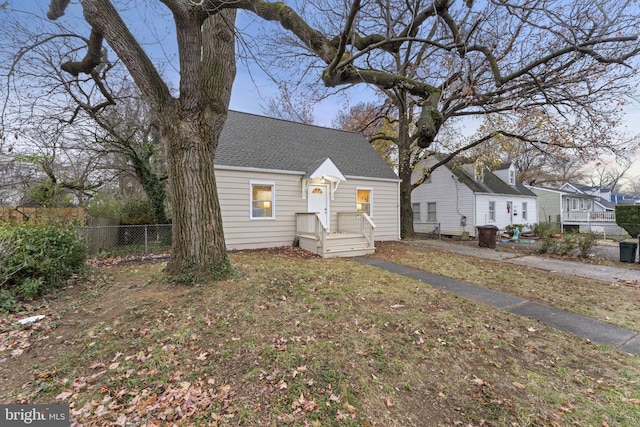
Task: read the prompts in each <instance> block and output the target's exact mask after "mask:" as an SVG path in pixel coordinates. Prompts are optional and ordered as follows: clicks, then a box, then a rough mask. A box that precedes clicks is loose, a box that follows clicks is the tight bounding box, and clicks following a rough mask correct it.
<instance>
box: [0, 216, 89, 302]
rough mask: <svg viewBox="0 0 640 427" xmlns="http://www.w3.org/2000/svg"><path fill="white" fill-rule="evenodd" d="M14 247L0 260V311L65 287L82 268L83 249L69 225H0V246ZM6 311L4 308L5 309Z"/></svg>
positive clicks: (84, 253)
mask: <svg viewBox="0 0 640 427" xmlns="http://www.w3.org/2000/svg"><path fill="white" fill-rule="evenodd" d="M6 241H10V242H12V244H13V245H14V246H13V247H11V248H10V250H8V251H6V252H5V253H4V254H3V257H2V258H0V273H1V274H0V280H1V282H0V288H1V290H2V291H3V292H1V293H0V297H1V299H2V301H0V307H4V306H6V305H9V304H10V300H11V298H15V299H32V298H35V297H37V296H39V295H41V294H43V293H45V292H47V291H50V290H51V289H53V288H55V287H58V286H60V285H62V284H63V283H65V281H66V280H67V279H68V278H69V277H71V276H72V275H73V274H74V273H76V272H78V271H79V270H80V269H81V268H82V267H83V266H84V262H85V260H86V257H87V251H86V247H85V245H84V244H83V242H82V241H81V240H80V238H79V236H78V234H77V232H76V228H75V227H74V226H73V225H70V224H67V225H62V224H58V223H50V224H36V225H34V224H29V223H23V224H19V225H3V226H1V227H0V242H6ZM5 308H6V307H5Z"/></svg>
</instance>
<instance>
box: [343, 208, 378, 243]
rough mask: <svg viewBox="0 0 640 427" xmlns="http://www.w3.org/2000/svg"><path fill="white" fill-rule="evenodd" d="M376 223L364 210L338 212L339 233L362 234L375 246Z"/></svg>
mask: <svg viewBox="0 0 640 427" xmlns="http://www.w3.org/2000/svg"><path fill="white" fill-rule="evenodd" d="M375 228H376V225H375V224H374V223H373V221H372V220H371V218H369V215H367V214H366V213H363V212H338V233H356V234H362V235H363V236H365V237H366V238H367V242H369V246H374V243H373V242H374V231H375Z"/></svg>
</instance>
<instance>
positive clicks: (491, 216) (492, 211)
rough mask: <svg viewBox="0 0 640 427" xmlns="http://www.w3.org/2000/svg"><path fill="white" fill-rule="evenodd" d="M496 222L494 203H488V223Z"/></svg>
mask: <svg viewBox="0 0 640 427" xmlns="http://www.w3.org/2000/svg"><path fill="white" fill-rule="evenodd" d="M495 220H496V202H494V201H491V202H489V221H495Z"/></svg>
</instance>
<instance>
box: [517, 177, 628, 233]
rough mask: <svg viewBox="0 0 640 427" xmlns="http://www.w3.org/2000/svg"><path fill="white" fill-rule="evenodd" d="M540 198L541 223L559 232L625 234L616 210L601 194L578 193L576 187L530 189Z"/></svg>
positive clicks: (531, 187)
mask: <svg viewBox="0 0 640 427" xmlns="http://www.w3.org/2000/svg"><path fill="white" fill-rule="evenodd" d="M529 188H530V189H531V191H533V192H534V193H535V194H537V195H538V209H539V213H538V216H539V218H540V222H541V223H551V224H554V225H556V226H557V227H558V229H559V230H561V231H563V232H566V231H581V232H588V231H591V232H595V233H599V234H603V235H605V236H606V235H616V236H617V235H625V234H626V232H625V231H624V230H623V229H622V228H620V227H619V226H618V225H617V224H616V218H615V208H611V209H609V208H608V207H607V203H606V200H604V199H602V198H601V197H599V196H598V195H593V194H587V193H585V192H582V191H576V187H574V186H567V185H566V184H565V185H564V186H563V187H561V188H548V187H542V186H530V187H529Z"/></svg>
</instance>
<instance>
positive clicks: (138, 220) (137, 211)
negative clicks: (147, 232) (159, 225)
mask: <svg viewBox="0 0 640 427" xmlns="http://www.w3.org/2000/svg"><path fill="white" fill-rule="evenodd" d="M154 223H155V220H154V217H153V209H152V208H151V203H150V202H149V201H148V200H140V199H127V201H126V202H125V203H124V205H123V206H122V211H121V213H120V224H123V225H140V224H154Z"/></svg>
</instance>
